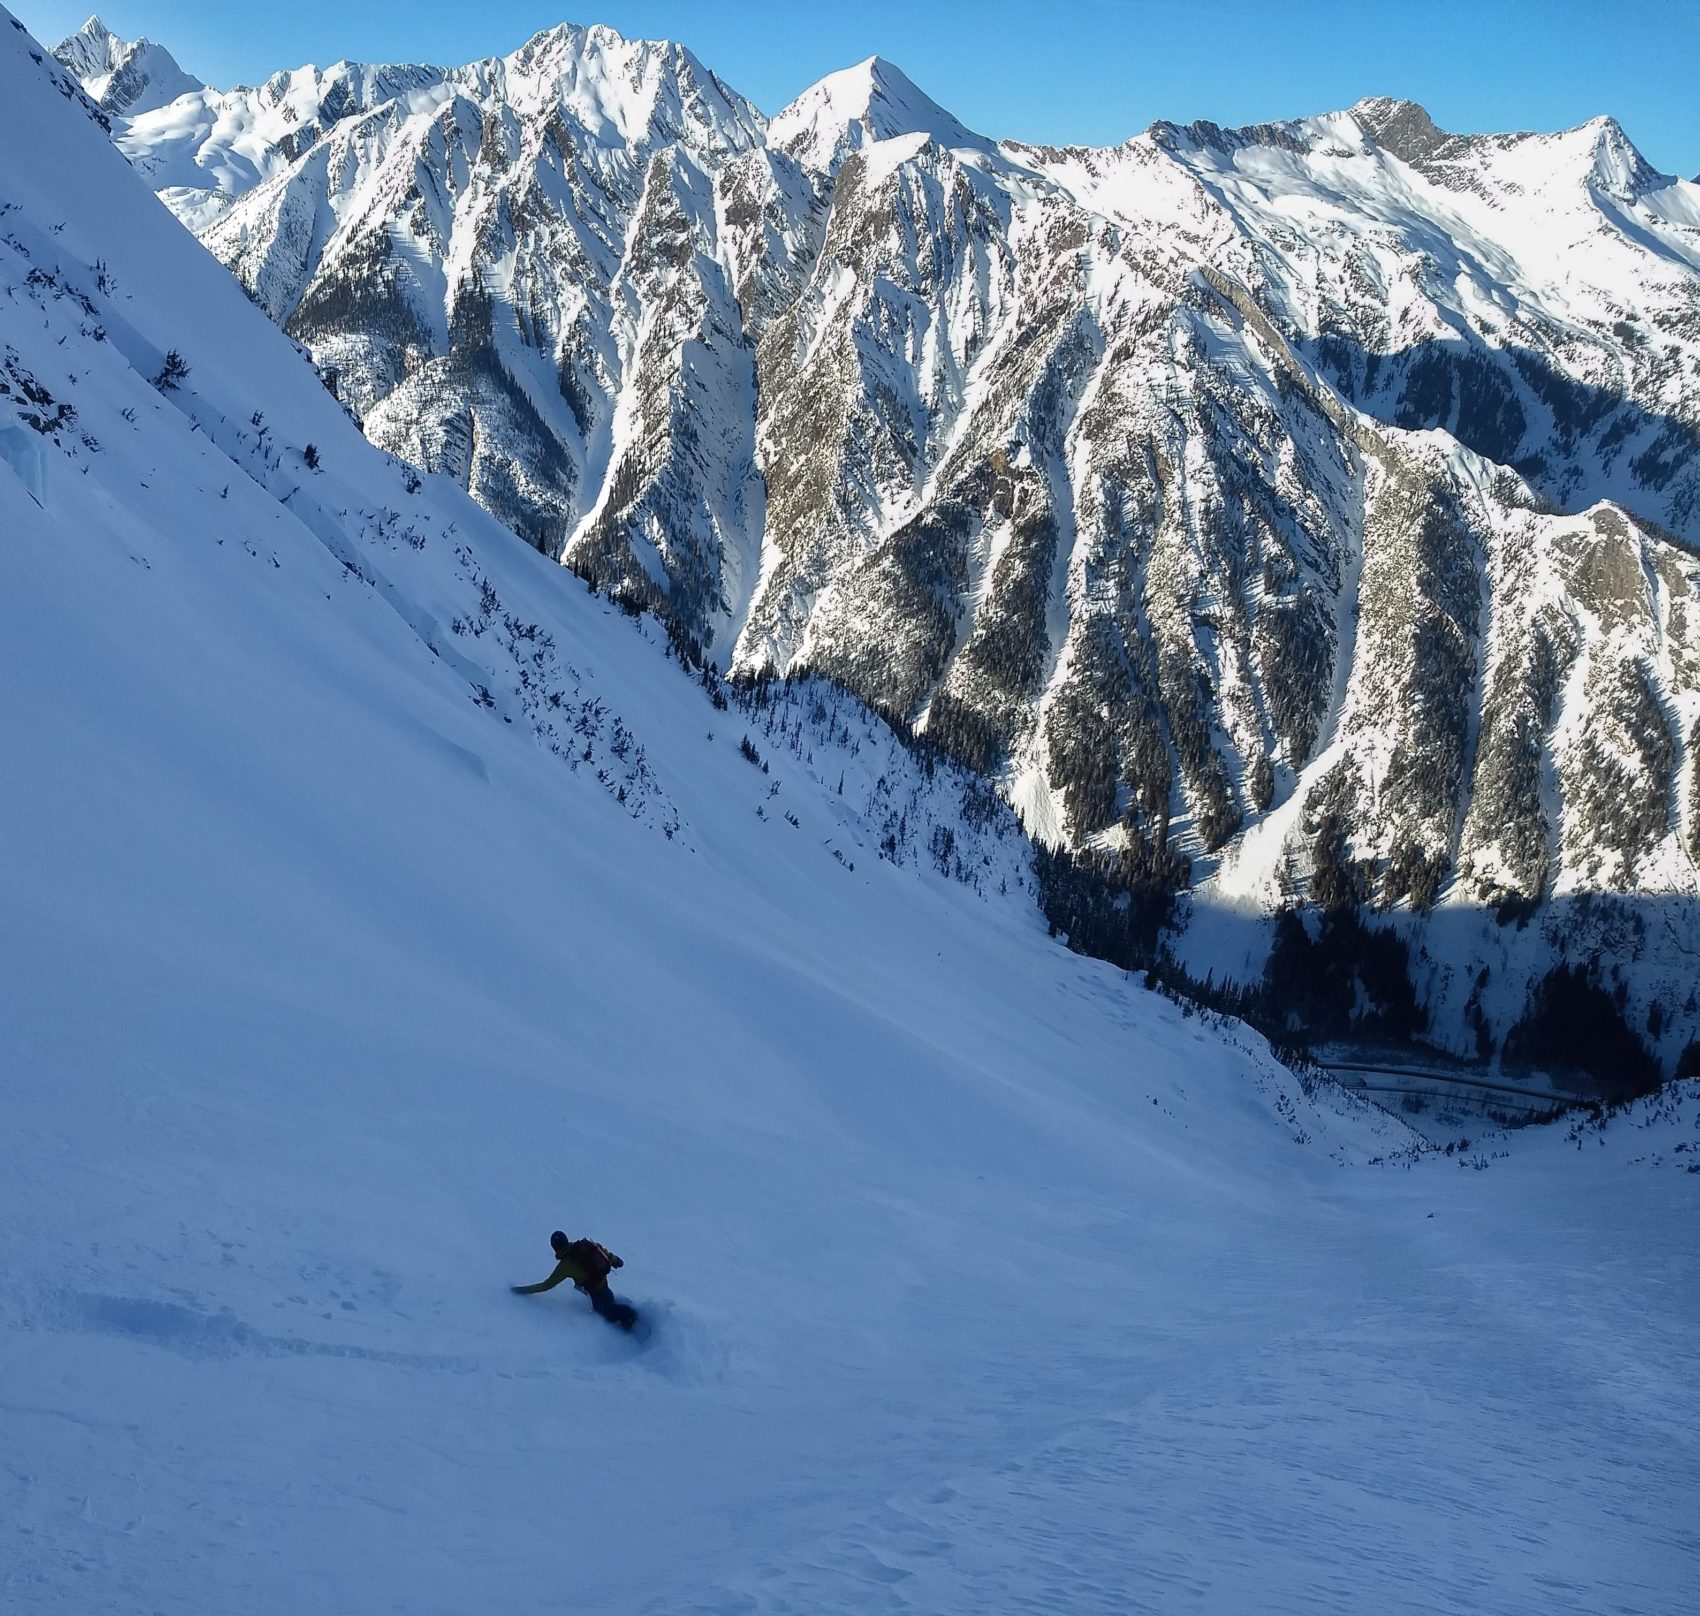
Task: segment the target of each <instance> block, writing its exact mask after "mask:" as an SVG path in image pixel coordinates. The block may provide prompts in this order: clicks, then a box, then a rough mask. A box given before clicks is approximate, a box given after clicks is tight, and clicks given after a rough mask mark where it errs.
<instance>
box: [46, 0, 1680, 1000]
mask: <svg viewBox="0 0 1700 1616" xmlns="http://www.w3.org/2000/svg"><path fill="white" fill-rule="evenodd" d="M68 48H69V42H68V45H67V47H62V51H64V50H66V49H68ZM66 59H69V58H66ZM102 59H103V60H104V58H102ZM79 71H80V69H79ZM197 98H198V99H197ZM185 105H189V106H191V107H193V106H201V107H203V108H208V109H211V110H210V111H209V112H208V114H207V116H205V117H203V118H200V119H199V120H197V119H195V118H189V117H186V116H183V115H182V109H183V107H184V106H185ZM117 125H118V127H117V134H118V138H119V140H120V143H121V144H122V145H123V146H124V148H125V150H126V151H128V152H129V153H130V154H131V157H132V160H133V161H135V162H136V163H137V164H138V166H139V167H141V168H142V169H143V170H144V172H149V173H150V175H151V177H153V178H154V179H155V180H156V182H157V183H158V188H159V189H160V191H161V194H162V195H163V196H164V197H165V199H166V200H167V202H168V203H170V204H171V205H172V206H174V207H175V208H177V210H178V211H179V213H180V214H181V216H182V217H184V218H185V220H186V221H187V222H189V223H190V224H191V225H192V226H194V227H196V228H198V229H199V230H200V232H201V234H202V239H203V240H204V241H205V242H206V244H207V246H208V247H209V248H211V250H212V251H213V252H214V253H215V254H217V255H218V256H219V257H220V258H221V259H223V260H224V261H225V262H226V263H227V264H228V265H229V266H230V267H231V269H232V270H233V271H234V272H235V273H236V274H237V275H238V276H239V277H240V279H241V280H242V282H243V284H244V285H246V286H247V287H248V288H249V290H250V292H251V293H252V294H253V296H254V297H255V298H256V299H258V300H259V301H260V302H261V303H262V304H263V306H264V307H265V308H266V309H267V311H268V312H269V313H270V314H271V315H272V316H273V318H274V319H276V320H277V321H278V322H279V323H280V324H282V325H283V326H284V327H285V329H286V330H288V331H289V332H290V333H291V334H293V335H294V336H295V337H297V338H298V339H299V340H300V341H301V342H302V343H304V344H305V345H306V346H307V347H308V348H310V349H311V350H312V352H313V354H314V356H315V358H316V359H317V360H318V362H319V363H320V365H321V366H322V367H323V368H324V369H326V370H327V371H328V372H334V375H335V380H336V385H337V387H338V389H339V391H340V393H341V396H342V397H343V399H344V400H345V402H347V403H348V404H349V405H350V406H351V407H352V408H353V409H354V410H356V411H357V412H358V414H359V415H361V416H362V417H363V418H364V421H365V425H366V430H367V432H368V434H369V435H370V436H371V437H372V438H373V439H374V440H375V441H376V442H378V443H380V444H382V445H383V446H384V447H386V448H389V449H392V450H393V451H395V452H396V453H398V454H400V455H403V456H404V457H406V458H407V459H409V460H411V461H413V462H414V463H415V464H418V465H420V466H423V467H425V468H427V469H429V470H432V471H440V472H444V473H447V474H449V475H451V476H453V477H455V478H456V479H457V480H459V481H460V482H462V483H463V484H464V485H465V486H466V487H468V488H469V489H470V490H471V491H472V492H473V494H474V495H475V496H476V497H477V498H478V499H479V500H480V501H481V502H483V503H484V504H485V505H486V506H487V507H488V508H489V509H490V510H491V511H493V512H494V513H495V514H497V515H498V516H499V517H501V519H502V520H504V521H505V522H507V523H508V524H509V525H510V526H511V527H513V528H514V529H515V530H516V531H518V532H520V533H522V534H523V535H524V536H525V537H527V538H528V539H530V540H531V541H532V542H533V543H534V544H536V545H537V546H538V547H539V548H540V549H542V550H544V551H545V552H547V553H548V554H550V555H552V556H556V557H559V558H560V559H562V560H563V561H565V562H566V563H568V564H570V565H572V566H574V567H576V568H578V569H579V570H581V571H582V572H584V573H585V574H586V575H588V576H589V577H591V578H592V579H594V580H595V581H597V582H598V583H599V584H601V585H603V586H605V587H607V588H608V589H610V590H612V591H613V592H615V593H618V594H620V595H622V596H624V597H626V598H628V599H630V600H632V601H635V602H638V603H641V604H642V605H644V606H646V607H650V608H652V609H654V610H655V611H656V612H657V613H659V614H660V615H662V616H663V617H664V618H666V619H668V620H669V621H670V622H671V623H672V624H673V625H674V628H675V631H676V633H677V634H678V635H679V636H680V637H681V638H683V639H685V640H688V641H690V642H692V643H694V644H695V645H697V646H700V647H701V648H703V649H704V650H706V651H707V652H708V654H710V655H712V656H713V657H714V658H716V659H717V660H719V661H720V662H721V663H722V664H723V665H730V666H735V667H737V668H739V669H742V670H745V671H750V672H756V671H764V670H768V671H773V672H778V673H788V672H796V671H802V670H814V671H818V672H820V673H824V674H827V675H830V676H831V677H832V678H834V679H836V680H838V681H840V682H842V683H843V684H844V685H846V686H848V687H849V688H850V689H851V690H852V691H854V692H856V693H857V694H858V695H860V696H862V697H863V698H864V699H866V700H867V701H869V702H871V703H873V704H875V705H877V706H879V707H880V708H882V709H884V710H885V711H887V712H889V713H891V714H892V715H894V716H896V717H898V718H901V719H902V720H904V721H905V722H907V723H909V724H912V725H913V726H915V727H916V728H917V729H919V730H921V731H924V732H925V733H927V734H929V735H930V736H932V737H933V738H934V739H935V740H936V741H938V742H939V743H940V744H941V745H943V746H944V747H945V748H946V749H948V750H949V751H950V752H951V753H953V754H954V755H955V756H957V757H958V758H961V759H963V760H964V761H966V762H969V763H970V764H972V765H973V766H974V767H976V768H978V769H981V770H983V771H985V772H987V773H988V774H990V775H992V776H993V777H995V778H996V779H997V780H999V781H1000V782H1001V784H1002V786H1003V788H1004V790H1005V792H1006V794H1007V795H1008V796H1009V798H1010V800H1011V801H1012V802H1014V803H1015V805H1016V806H1017V807H1018V808H1019V809H1020V811H1021V812H1022V814H1023V816H1024V818H1025V819H1026V820H1027V822H1028V824H1029V826H1030V827H1031V828H1033V829H1034V830H1035V831H1036V832H1037V833H1038V834H1039V835H1041V836H1042V837H1044V838H1046V839H1048V840H1051V841H1052V842H1055V843H1061V844H1065V845H1068V846H1070V847H1073V848H1076V849H1081V848H1092V849H1098V850H1100V851H1102V852H1104V853H1106V854H1111V855H1114V856H1115V857H1116V858H1117V859H1118V860H1119V861H1120V864H1121V867H1122V868H1123V869H1124V871H1128V870H1131V871H1133V872H1135V873H1137V874H1139V875H1141V876H1143V877H1146V878H1154V879H1157V880H1161V881H1181V880H1184V879H1188V878H1190V880H1191V881H1192V882H1193V883H1194V884H1196V885H1199V886H1201V888H1202V890H1203V891H1204V892H1205V893H1206V894H1214V895H1215V896H1216V897H1217V898H1219V899H1221V900H1222V901H1223V902H1225V903H1227V904H1229V905H1234V906H1241V907H1245V908H1248V909H1249V910H1252V911H1255V912H1257V913H1267V912H1270V911H1272V910H1274V909H1275V908H1277V907H1279V906H1281V905H1282V904H1285V903H1288V902H1290V901H1293V900H1303V899H1306V898H1309V899H1313V900H1316V901H1317V902H1319V903H1321V904H1324V905H1331V904H1337V903H1340V902H1343V901H1346V900H1348V899H1356V900H1359V901H1361V902H1363V903H1366V904H1369V905H1372V906H1376V907H1380V908H1382V909H1387V910H1391V911H1395V912H1397V913H1398V914H1401V915H1406V914H1412V913H1417V914H1420V913H1424V912H1426V911H1428V910H1429V909H1430V908H1431V907H1432V906H1433V905H1435V904H1436V903H1442V904H1456V905H1463V906H1490V907H1497V908H1498V909H1499V910H1500V911H1501V912H1502V913H1503V912H1506V911H1507V907H1508V906H1511V907H1512V908H1515V906H1517V905H1530V904H1535V903H1538V902H1541V901H1543V900H1548V899H1553V898H1555V897H1556V898H1563V897H1565V896H1566V895H1568V894H1574V893H1580V892H1588V893H1593V892H1600V891H1604V892H1616V893H1632V894H1641V895H1647V894H1670V895H1674V896H1675V897H1677V898H1679V899H1681V900H1682V901H1683V902H1685V903H1688V904H1690V906H1691V905H1692V900H1693V899H1694V897H1695V895H1696V892H1697V890H1700V887H1697V879H1696V861H1697V860H1700V559H1697V553H1700V188H1697V187H1696V186H1695V185H1693V184H1688V183H1684V182H1680V181H1676V180H1673V179H1671V178H1669V177H1667V176H1663V175H1659V174H1657V173H1655V172H1653V171H1652V170H1651V169H1650V168H1649V167H1648V165H1647V164H1646V162H1645V161H1644V160H1643V159H1642V158H1641V157H1640V155H1639V154H1638V153H1637V152H1636V151H1635V149H1634V147H1633V146H1632V145H1631V144H1630V142H1629V141H1628V139H1627V137H1626V136H1625V135H1624V133H1623V131H1622V130H1621V129H1620V128H1619V127H1618V126H1617V124H1615V123H1614V122H1612V121H1611V120H1609V119H1598V120H1595V121H1594V122H1591V123H1589V124H1585V125H1583V126H1582V127H1580V128H1578V129H1573V130H1569V131H1566V132H1564V133H1560V134H1556V135H1532V134H1517V135H1504V136H1456V135H1450V134H1447V133H1446V132H1444V131H1442V130H1439V129H1437V128H1436V127H1435V125H1434V124H1433V123H1432V121H1431V120H1430V119H1429V118H1428V117H1427V115H1426V114H1425V113H1424V112H1423V111H1422V109H1421V108H1419V107H1416V106H1413V105H1411V104H1409V103H1400V102H1390V101H1384V100H1374V101H1366V102H1363V103H1360V104H1359V105H1358V106H1356V107H1354V108H1352V109H1350V110H1349V111H1345V112H1339V113H1333V114H1330V115H1327V116H1323V117H1318V118H1312V119H1305V120H1300V121H1296V122H1292V123H1285V124H1278V125H1268V126H1260V127H1255V128H1248V129H1238V130H1227V129H1221V128H1217V127H1215V126H1214V125H1210V124H1193V125H1188V126H1185V127H1180V126H1176V125H1171V124H1158V125H1156V126H1154V127H1153V128H1151V129H1150V130H1148V131H1147V132H1146V133H1145V134H1143V135H1140V136H1138V137H1137V138H1135V139H1133V140H1130V141H1129V142H1127V143H1126V144H1125V145H1123V146H1120V147H1116V148H1113V149H1105V150H1096V149H1083V148H1067V149H1052V148H1038V147H1032V146H1025V145H1017V144H1012V143H1008V142H1003V143H998V142H994V141H992V140H989V139H987V138H985V137H982V136H980V135H978V134H976V133H974V132H972V131H969V130H967V129H966V128H964V127H963V126H962V125H961V124H960V123H959V122H958V121H957V120H956V119H955V118H954V117H952V116H951V115H950V114H949V113H948V112H947V111H945V110H944V109H943V108H941V107H939V106H938V105H937V104H936V103H935V102H933V101H932V100H931V99H930V98H928V97H927V96H926V95H925V94H924V93H923V92H921V91H920V90H919V89H917V88H916V87H915V86H914V85H913V84H911V83H910V82H909V81H908V80H907V79H906V78H904V76H903V75H902V74H901V73H900V72H899V71H898V70H897V69H895V68H893V67H892V66H891V65H890V64H888V63H885V62H882V61H880V60H878V59H873V60H870V61H868V62H866V63H863V64H861V65H860V66H858V67H856V68H852V69H848V70H846V71H845V72H843V73H838V74H834V75H832V76H831V77H830V78H828V79H826V80H823V81H822V83H821V84H820V85H817V86H816V87H815V88H814V89H812V90H810V91H808V92H806V93H805V94H804V95H803V96H802V97H800V98H799V99H798V101H797V102H795V103H794V104H793V105H792V106H791V107H788V108H786V109H784V110H783V111H782V112H780V113H779V114H778V115H777V116H776V117H774V118H773V119H772V120H771V122H770V121H768V120H766V119H764V118H763V116H762V115H761V114H760V113H759V112H757V111H756V109H755V108H754V107H752V106H751V105H750V104H749V103H747V102H746V101H744V100H742V99H741V98H740V97H738V96H737V95H736V94H734V93H733V92H732V91H731V90H729V89H728V88H727V87H726V86H725V85H723V84H722V83H721V82H720V81H719V80H718V79H717V78H716V77H715V76H714V75H713V74H712V73H711V72H709V71H708V70H707V69H706V68H705V67H703V65H702V64H701V63H700V62H698V61H697V59H696V58H695V57H694V56H692V55H691V54H690V52H688V51H686V50H684V49H682V48H680V47H678V46H675V45H668V44H652V43H634V42H629V41H626V40H623V39H621V38H620V37H619V36H618V35H616V34H613V33H612V32H610V31H609V30H606V29H601V28H590V29H577V28H559V29H554V30H551V31H549V32H547V33H544V34H540V35H538V36H537V37H536V38H535V39H533V40H532V41H530V42H529V43H528V44H527V45H526V46H525V47H524V48H523V49H521V50H520V51H518V52H516V53H515V54H513V55H512V56H508V57H504V58H498V59H493V60H490V61H486V62H482V63H477V64H473V65H472V66H469V67H465V68H459V69H454V70H448V71H445V70H440V69H432V68H393V67H353V66H349V65H347V64H339V66H337V67H335V68H332V69H330V70H328V71H327V72H325V73H319V72H317V71H316V70H312V69H302V70H300V71H299V72H297V73H294V74H290V75H281V76H280V77H279V78H277V79H274V80H272V81H270V83H269V84H268V85H267V86H265V87H263V88H262V89H260V90H257V91H253V90H244V91H233V92H226V93H222V94H217V93H215V92H196V93H195V94H194V95H192V96H190V97H189V98H188V100H187V102H179V103H178V104H177V109H176V111H175V113H174V114H172V115H170V116H167V115H166V114H164V113H160V112H153V113H146V112H144V113H141V114H138V115H136V116H132V117H129V118H120V119H118V120H117ZM237 128H240V129H241V130H243V131H246V132H247V133H246V134H245V135H244V138H243V140H241V141H237V140H233V139H232V138H231V137H230V135H229V131H230V130H231V129H237ZM256 129H258V130H261V131H263V132H264V139H261V140H258V141H256V140H255V139H254V138H253V137H252V132H253V131H254V130H256ZM191 170H192V171H193V172H192V173H191V172H190V171H191ZM196 177H198V178H199V179H200V180H201V181H202V182H203V183H201V184H200V185H198V186H197V185H190V184H187V183H186V179H188V178H196ZM1683 914H1684V916H1685V918H1684V920H1683V922H1682V924H1683V925H1684V926H1687V925H1689V923H1690V919H1691V909H1689V910H1684V911H1683ZM1685 935H1687V933H1685ZM1508 1013H1509V1012H1508Z"/></svg>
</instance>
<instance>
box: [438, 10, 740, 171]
mask: <svg viewBox="0 0 1700 1616" xmlns="http://www.w3.org/2000/svg"><path fill="white" fill-rule="evenodd" d="M467 73H468V76H471V77H476V78H477V79H479V80H480V81H482V82H481V83H480V87H481V88H488V89H490V90H492V91H494V92H495V93H496V94H497V95H499V96H500V97H501V98H502V99H503V100H505V101H506V102H507V103H508V104H509V105H511V106H512V107H513V108H514V110H515V111H516V112H518V113H519V114H521V115H522V116H524V115H527V114H532V113H537V112H547V111H548V110H550V109H552V108H554V107H559V108H560V109H561V110H563V111H564V112H566V113H567V114H568V115H569V116H571V117H572V118H573V119H574V121H575V122H576V123H578V125H579V126H580V127H581V128H582V129H583V130H584V131H585V132H586V133H587V134H589V135H591V136H593V137H595V138H597V139H601V140H604V141H607V142H608V143H610V144H614V143H623V144H633V145H641V144H644V143H646V142H652V141H654V140H656V139H657V138H661V139H679V140H683V141H684V142H685V144H686V145H687V146H688V147H690V148H691V149H692V150H693V151H694V152H697V153H698V154H700V155H702V156H704V157H706V158H709V159H711V160H718V159H721V158H724V157H728V156H731V155H734V154H736V153H738V152H741V151H747V150H748V149H749V148H750V147H751V146H754V145H759V144H760V143H761V139H762V131H763V129H764V127H765V124H766V120H765V119H764V118H763V117H762V115H761V113H760V111H759V110H758V109H757V108H756V107H755V105H754V104H753V103H751V102H749V101H747V100H745V99H744V97H743V96H741V95H739V94H738V93H737V92H736V91H735V90H733V89H731V88H730V87H729V86H728V85H726V84H725V83H724V82H723V81H722V80H721V79H720V78H719V77H718V76H717V75H716V74H714V73H712V72H710V71H709V69H708V68H707V67H705V66H704V65H703V64H702V62H701V61H699V60H698V59H697V57H696V56H695V54H694V53H693V52H691V51H690V50H688V49H687V48H686V47H685V46H683V45H679V44H675V43H673V42H672V41H670V40H652V39H627V38H626V37H625V36H624V35H623V34H620V33H619V32H617V31H616V30H615V29H613V28H609V27H606V26H605V25H603V24H600V23H597V24H594V25H592V26H590V27H588V28H583V27H579V26H578V25H576V24H574V23H559V24H557V25H556V26H555V27H553V28H545V29H543V30H542V31H541V32H539V33H536V34H533V35H532V37H531V38H530V39H528V40H527V41H526V42H525V44H523V45H522V46H521V47H520V48H519V49H518V50H517V51H515V52H513V53H512V54H511V55H509V56H505V57H500V58H495V59H492V60H491V61H490V62H488V63H481V64H478V65H477V67H474V68H472V69H468V70H467Z"/></svg>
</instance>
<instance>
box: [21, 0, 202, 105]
mask: <svg viewBox="0 0 1700 1616" xmlns="http://www.w3.org/2000/svg"><path fill="white" fill-rule="evenodd" d="M53 54H54V55H55V56H56V57H57V58H58V59H59V60H60V61H61V62H63V63H64V65H65V66H66V67H68V68H69V69H70V70H71V72H72V73H73V74H75V75H76V77H77V79H78V80H79V81H80V82H81V84H82V86H83V88H84V89H85V90H86V91H88V94H89V96H90V98H91V99H92V100H93V101H94V103H95V104H96V105H97V106H98V107H99V108H100V109H101V110H102V111H103V112H107V113H112V114H114V115H120V116H128V117H134V116H137V115H139V114H141V113H144V112H153V111H155V110H157V109H158V108H160V107H163V106H166V105H168V104H169V103H171V102H172V101H175V100H176V99H177V97H178V96H180V95H190V94H193V93H194V92H195V91H197V90H201V89H205V87H206V86H205V85H203V84H202V83H201V81H200V80H199V79H197V78H192V77H190V75H189V74H187V73H185V72H184V71H183V69H182V68H180V67H179V66H178V65H177V62H176V59H175V58H174V57H173V56H172V54H171V52H170V51H168V50H166V49H165V47H164V46H163V45H156V44H154V43H153V41H152V40H149V39H137V40H131V41H125V40H122V39H119V38H118V36H117V35H116V34H114V33H113V32H112V31H111V30H110V29H109V28H108V27H107V26H106V24H105V23H103V22H102V21H101V20H100V18H99V17H90V18H89V20H88V21H87V22H85V23H84V24H83V26H82V27H81V28H79V29H78V30H77V32H76V33H74V34H72V35H71V37H70V38H69V39H66V40H63V41H61V43H60V44H59V45H58V47H57V48H56V49H55V50H54V52H53Z"/></svg>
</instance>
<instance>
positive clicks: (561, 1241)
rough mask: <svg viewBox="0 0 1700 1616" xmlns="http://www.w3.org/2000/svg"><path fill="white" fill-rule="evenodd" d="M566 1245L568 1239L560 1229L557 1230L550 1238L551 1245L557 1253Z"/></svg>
mask: <svg viewBox="0 0 1700 1616" xmlns="http://www.w3.org/2000/svg"><path fill="white" fill-rule="evenodd" d="M566 1243H567V1237H566V1235H565V1234H563V1233H562V1232H561V1231H560V1230H559V1229H557V1230H556V1231H555V1232H554V1233H553V1234H552V1235H550V1236H549V1244H550V1245H551V1246H552V1247H553V1248H554V1249H555V1250H556V1251H559V1250H560V1249H561V1247H562V1246H564V1245H566Z"/></svg>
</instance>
